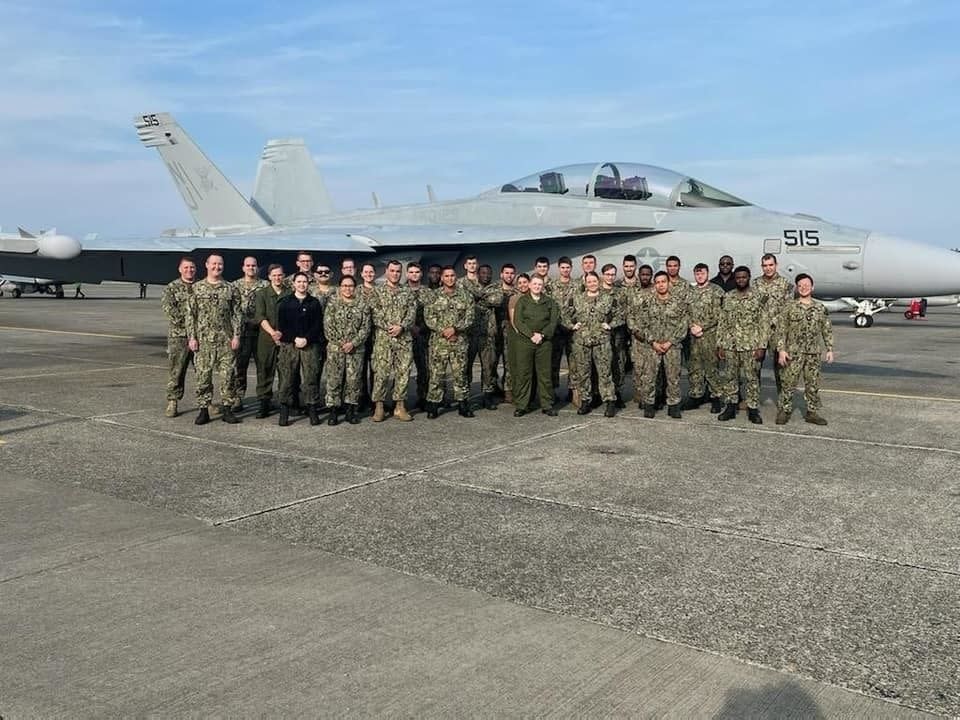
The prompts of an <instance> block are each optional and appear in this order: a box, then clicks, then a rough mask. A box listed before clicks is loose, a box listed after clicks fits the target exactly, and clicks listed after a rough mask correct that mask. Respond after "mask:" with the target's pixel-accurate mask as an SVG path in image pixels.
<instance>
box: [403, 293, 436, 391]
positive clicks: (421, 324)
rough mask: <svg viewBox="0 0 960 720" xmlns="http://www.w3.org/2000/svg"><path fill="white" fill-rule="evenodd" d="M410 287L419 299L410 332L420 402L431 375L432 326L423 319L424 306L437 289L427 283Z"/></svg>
mask: <svg viewBox="0 0 960 720" xmlns="http://www.w3.org/2000/svg"><path fill="white" fill-rule="evenodd" d="M409 289H410V292H412V293H413V297H414V298H415V299H416V301H417V317H416V320H415V321H414V323H413V327H412V328H410V334H411V336H412V337H413V364H414V365H416V367H417V403H418V404H419V403H423V402H425V401H426V399H427V382H428V379H429V377H430V363H429V349H430V328H428V327H427V323H426V322H425V321H424V319H423V308H424V307H425V306H426V305H428V304H429V303H430V302H431V301H432V300H433V296H434V293H435V292H436V291H435V290H431V289H430V288H428V287H427V286H426V285H420V287H416V288H409Z"/></svg>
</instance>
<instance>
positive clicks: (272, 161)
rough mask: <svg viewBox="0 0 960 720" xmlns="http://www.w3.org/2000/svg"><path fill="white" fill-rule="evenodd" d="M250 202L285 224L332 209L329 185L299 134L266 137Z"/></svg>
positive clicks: (268, 216)
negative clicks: (280, 137) (279, 137)
mask: <svg viewBox="0 0 960 720" xmlns="http://www.w3.org/2000/svg"><path fill="white" fill-rule="evenodd" d="M251 202H252V203H253V206H254V207H255V208H256V209H257V210H259V211H260V212H261V213H262V214H263V215H264V217H267V218H269V219H270V220H271V221H272V222H274V223H277V224H282V225H288V224H296V223H298V222H304V221H307V220H310V219H313V218H316V217H319V216H321V215H329V214H330V213H332V212H333V203H332V202H331V201H330V195H329V193H327V187H326V185H324V183H323V179H322V178H321V177H320V173H319V172H317V166H316V165H315V164H314V162H313V158H312V157H311V156H310V150H309V149H308V148H307V145H306V143H304V141H303V140H301V139H300V138H282V139H278V140H268V141H267V144H266V146H265V147H264V148H263V153H262V154H261V156H260V165H259V166H258V167H257V181H256V183H255V184H254V190H253V198H252V200H251Z"/></svg>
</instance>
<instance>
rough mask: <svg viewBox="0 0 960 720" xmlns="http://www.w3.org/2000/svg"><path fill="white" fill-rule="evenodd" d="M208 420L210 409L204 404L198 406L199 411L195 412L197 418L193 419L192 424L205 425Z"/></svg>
mask: <svg viewBox="0 0 960 720" xmlns="http://www.w3.org/2000/svg"><path fill="white" fill-rule="evenodd" d="M208 422H210V411H209V410H207V407H206V406H203V407H202V408H200V412H198V413H197V419H196V420H194V421H193V424H194V425H206V424H207V423H208Z"/></svg>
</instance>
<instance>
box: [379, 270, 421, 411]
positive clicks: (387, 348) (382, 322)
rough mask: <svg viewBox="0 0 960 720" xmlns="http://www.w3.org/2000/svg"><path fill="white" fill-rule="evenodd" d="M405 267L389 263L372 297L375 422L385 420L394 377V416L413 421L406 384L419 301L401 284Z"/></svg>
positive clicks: (408, 379) (411, 362)
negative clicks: (411, 332)
mask: <svg viewBox="0 0 960 720" xmlns="http://www.w3.org/2000/svg"><path fill="white" fill-rule="evenodd" d="M402 269H403V266H402V265H401V264H400V261H398V260H391V261H390V262H388V263H387V269H386V272H385V273H384V278H385V280H386V282H385V283H384V284H383V285H379V286H377V287H376V288H375V289H374V291H373V292H372V293H371V294H370V296H369V303H370V308H371V312H372V313H373V315H372V319H373V327H374V340H373V360H372V362H371V367H372V368H373V390H372V392H371V393H370V395H371V399H372V400H373V402H374V404H375V409H374V413H373V421H374V422H382V421H383V420H385V419H386V412H385V409H384V406H383V403H384V400H386V397H387V385H388V383H389V382H390V378H391V376H392V377H393V399H394V401H395V402H396V409H395V410H394V417H396V418H397V420H403V421H405V422H406V421H410V420H413V417H412V416H411V415H410V414H409V413H408V412H407V408H406V405H405V403H406V400H407V384H408V383H409V382H410V366H411V365H412V364H413V337H412V336H411V335H410V328H411V327H413V323H414V322H415V321H416V318H417V301H416V298H415V297H414V295H413V293H412V292H410V290H409V289H407V288H405V287H402V286H401V285H400V273H401V271H402Z"/></svg>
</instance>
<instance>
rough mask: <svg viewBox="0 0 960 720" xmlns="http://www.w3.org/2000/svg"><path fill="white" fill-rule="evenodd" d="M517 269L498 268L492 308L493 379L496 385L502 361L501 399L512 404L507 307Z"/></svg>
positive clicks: (512, 291)
mask: <svg viewBox="0 0 960 720" xmlns="http://www.w3.org/2000/svg"><path fill="white" fill-rule="evenodd" d="M516 281H517V267H516V265H514V264H513V263H504V264H503V265H501V266H500V304H499V305H497V307H495V308H494V321H495V322H496V325H497V339H496V352H495V354H494V358H493V378H494V384H496V383H497V378H498V376H499V368H500V361H501V359H502V360H503V384H502V385H501V386H500V389H501V392H502V394H503V399H504V400H505V401H506V402H509V403H512V402H513V394H512V391H511V389H510V363H509V362H507V305H509V303H510V298H511V297H513V296H514V295H515V294H516V292H517V287H516Z"/></svg>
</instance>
